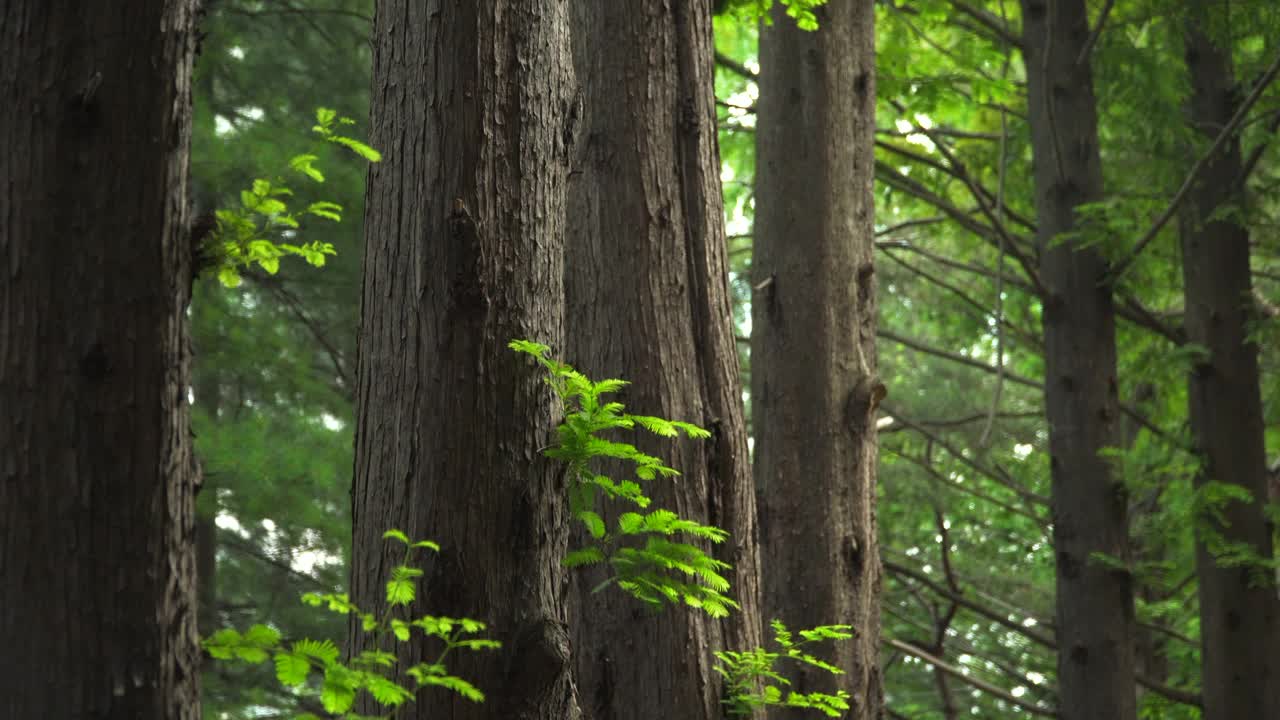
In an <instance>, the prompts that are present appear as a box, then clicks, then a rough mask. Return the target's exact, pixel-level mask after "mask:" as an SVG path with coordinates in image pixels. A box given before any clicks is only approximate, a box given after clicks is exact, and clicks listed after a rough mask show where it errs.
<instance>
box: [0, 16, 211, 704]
mask: <svg viewBox="0 0 1280 720" xmlns="http://www.w3.org/2000/svg"><path fill="white" fill-rule="evenodd" d="M194 22H195V2H193V1H192V0H147V1H145V2H135V3H130V4H127V5H120V4H117V3H54V2H46V1H45V0H13V1H11V2H6V3H4V4H3V5H0V97H3V98H4V100H3V102H0V146H2V147H3V148H4V150H3V152H0V408H3V411H2V412H3V416H4V419H3V421H0V638H3V642H4V647H5V650H4V651H3V652H0V717H4V718H109V719H111V720H126V719H127V720H133V719H134V718H166V719H174V718H178V719H180V718H196V717H199V706H198V697H197V696H198V675H197V674H198V670H199V655H198V650H197V642H196V603H195V563H194V557H193V554H192V542H193V538H192V535H193V532H194V530H193V519H194V518H193V500H194V497H195V483H196V475H195V471H194V465H193V462H192V456H191V446H190V430H189V424H188V411H187V383H188V367H187V361H188V358H187V353H188V346H187V337H186V336H187V318H186V307H187V301H188V299H189V297H190V284H191V278H190V257H189V245H188V231H187V215H188V210H187V197H186V193H187V171H188V155H189V149H190V133H191V96H190V78H191V63H192V55H193V50H194V47H195V35H194V27H193V26H194Z"/></svg>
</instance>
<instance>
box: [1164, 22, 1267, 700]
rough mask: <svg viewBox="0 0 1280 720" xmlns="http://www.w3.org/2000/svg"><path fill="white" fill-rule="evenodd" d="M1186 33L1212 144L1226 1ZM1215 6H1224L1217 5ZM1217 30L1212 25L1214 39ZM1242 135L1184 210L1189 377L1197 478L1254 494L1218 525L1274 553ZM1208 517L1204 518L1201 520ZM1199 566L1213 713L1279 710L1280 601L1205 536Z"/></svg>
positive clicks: (1224, 103)
mask: <svg viewBox="0 0 1280 720" xmlns="http://www.w3.org/2000/svg"><path fill="white" fill-rule="evenodd" d="M1188 5H1189V10H1190V12H1189V14H1188V17H1187V27H1186V34H1185V51H1186V62H1187V70H1188V72H1189V73H1190V76H1191V101H1190V106H1189V108H1190V113H1189V119H1190V122H1191V123H1192V125H1193V126H1194V127H1195V129H1196V130H1197V131H1198V132H1199V133H1200V134H1201V135H1202V137H1203V138H1205V141H1206V143H1210V142H1212V141H1213V140H1214V139H1215V138H1216V137H1217V136H1218V134H1219V133H1220V132H1221V131H1222V128H1223V127H1224V126H1225V125H1226V124H1227V123H1228V122H1229V121H1230V119H1231V117H1232V116H1233V115H1234V114H1235V112H1236V109H1237V107H1238V106H1239V100H1240V95H1239V88H1238V87H1237V86H1236V81H1235V73H1234V70H1233V68H1232V62H1231V52H1230V50H1229V49H1228V48H1226V47H1223V46H1222V45H1220V44H1218V43H1217V42H1216V41H1215V39H1214V37H1211V36H1210V34H1209V32H1210V31H1209V28H1211V27H1212V28H1218V29H1219V30H1220V31H1221V30H1224V29H1225V27H1226V25H1225V22H1226V18H1224V17H1222V16H1221V15H1220V14H1218V12H1220V11H1221V10H1222V9H1223V6H1222V5H1221V3H1214V2H1209V1H1208V0H1191V2H1189V3H1188ZM1215 6H1216V8H1217V10H1216V11H1215V9H1214V8H1215ZM1218 36H1220V34H1219V33H1215V37H1218ZM1242 172H1243V171H1242V163H1241V156H1240V141H1239V138H1238V137H1236V138H1233V139H1231V140H1230V141H1228V142H1227V143H1226V144H1225V145H1224V146H1223V149H1222V151H1221V152H1220V153H1219V154H1218V155H1216V156H1215V157H1213V158H1211V159H1210V161H1209V162H1208V163H1207V164H1206V165H1205V167H1204V170H1203V172H1202V173H1201V175H1200V177H1199V178H1198V179H1197V181H1196V183H1195V185H1194V186H1193V188H1192V190H1191V192H1190V194H1189V195H1188V196H1187V201H1186V203H1185V204H1184V206H1183V212H1182V215H1181V218H1180V220H1181V228H1180V231H1181V238H1182V276H1183V286H1184V295H1185V298H1186V300H1185V306H1186V327H1187V339H1188V340H1189V341H1190V342H1192V343H1194V344H1196V345H1199V346H1201V347H1203V348H1204V349H1205V350H1206V351H1207V353H1206V354H1205V355H1204V356H1203V357H1202V358H1200V359H1198V360H1197V362H1196V364H1195V366H1194V367H1193V368H1192V371H1191V375H1190V378H1189V387H1188V392H1187V395H1188V399H1189V404H1190V413H1191V431H1192V435H1193V437H1194V442H1195V446H1196V449H1197V451H1198V453H1199V454H1200V456H1201V459H1202V461H1203V466H1202V470H1201V473H1200V474H1199V476H1198V477H1197V481H1196V484H1197V486H1198V487H1203V485H1204V483H1207V482H1219V483H1230V484H1232V485H1237V486H1239V487H1242V488H1244V489H1246V490H1248V491H1249V493H1251V494H1252V496H1253V498H1254V501H1253V502H1233V503H1231V504H1230V505H1229V506H1227V507H1226V508H1225V509H1224V511H1223V517H1224V520H1225V522H1223V523H1222V524H1220V525H1219V524H1214V525H1213V526H1212V528H1211V529H1210V530H1209V532H1210V533H1211V534H1212V535H1214V536H1217V538H1219V539H1221V540H1225V541H1227V542H1229V543H1243V544H1245V545H1247V546H1248V547H1250V548H1252V549H1253V550H1254V551H1255V552H1257V553H1258V554H1259V555H1260V556H1261V557H1263V558H1270V557H1271V556H1272V543H1271V532H1272V528H1271V526H1270V525H1269V524H1268V522H1267V520H1266V517H1265V515H1264V514H1263V512H1262V507H1263V503H1265V502H1266V501H1267V498H1268V487H1267V461H1266V447H1265V441H1264V425H1263V419H1262V417H1263V416H1262V395H1261V389H1260V380H1259V374H1258V348H1257V345H1256V344H1255V343H1253V342H1251V341H1250V340H1249V339H1248V333H1249V324H1250V316H1251V312H1252V309H1253V294H1252V288H1251V279H1250V274H1249V231H1248V229H1247V228H1246V227H1245V226H1244V225H1243V223H1242V217H1241V215H1240V213H1242V212H1243V210H1244V208H1243V204H1244V201H1245V197H1244V187H1243V184H1242V180H1243V178H1242ZM1201 520H1207V518H1201ZM1200 540H1201V541H1200V542H1198V543H1197V545H1196V567H1197V574H1198V576H1199V581H1200V582H1199V592H1200V643H1201V649H1202V653H1201V656H1202V665H1201V667H1202V669H1201V672H1202V682H1201V687H1202V688H1203V690H1202V694H1203V697H1204V718H1205V720H1227V719H1228V718H1247V717H1277V716H1278V714H1280V672H1278V671H1277V663H1280V659H1277V655H1276V649H1277V648H1280V602H1278V601H1277V599H1276V594H1275V592H1274V590H1273V589H1272V588H1270V587H1269V586H1268V582H1266V581H1267V580H1269V579H1270V578H1269V577H1267V576H1268V575H1269V574H1268V573H1265V572H1263V571H1261V570H1259V568H1257V567H1253V568H1250V567H1247V566H1246V567H1224V566H1222V565H1219V564H1218V562H1217V560H1216V559H1215V556H1214V552H1213V551H1212V549H1211V548H1210V547H1209V546H1208V545H1207V544H1206V543H1205V542H1204V538H1203V537H1201V538H1200Z"/></svg>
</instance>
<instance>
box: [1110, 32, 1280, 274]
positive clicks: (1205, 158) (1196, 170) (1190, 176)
mask: <svg viewBox="0 0 1280 720" xmlns="http://www.w3.org/2000/svg"><path fill="white" fill-rule="evenodd" d="M1277 73H1280V54H1277V55H1276V58H1275V59H1274V60H1272V61H1271V65H1270V66H1269V67H1268V68H1267V70H1266V72H1264V73H1263V74H1262V77H1261V78H1260V79H1259V80H1258V84H1257V85H1255V86H1254V88H1253V92H1251V93H1249V97H1247V98H1245V99H1244V102H1242V103H1240V107H1238V108H1236V114H1235V115H1233V116H1232V117H1231V120H1230V121H1229V122H1227V124H1226V125H1225V126H1223V128H1222V131H1221V132H1219V133H1218V137H1217V138H1216V139H1215V140H1214V141H1213V144H1212V145H1210V146H1209V150H1208V151H1206V152H1205V153H1204V154H1203V155H1201V156H1200V157H1199V158H1198V159H1197V160H1196V162H1195V165H1192V166H1191V171H1190V172H1188V173H1187V177H1186V179H1185V180H1183V181H1182V186H1181V187H1179V188H1178V192H1176V193H1174V195H1173V199H1172V200H1170V201H1169V207H1167V208H1165V211H1164V212H1163V213H1161V214H1160V216H1159V217H1158V218H1156V221H1155V223H1153V224H1152V225H1151V227H1150V228H1148V229H1147V232H1146V233H1145V234H1143V236H1142V237H1141V238H1139V239H1138V242H1137V243H1136V244H1135V245H1134V246H1133V250H1132V251H1130V252H1129V254H1128V255H1127V256H1125V258H1124V259H1123V260H1121V261H1120V262H1118V263H1116V265H1115V266H1114V267H1113V268H1112V270H1111V277H1110V281H1111V282H1112V283H1113V284H1116V283H1118V282H1119V280H1120V278H1121V277H1122V276H1123V275H1124V273H1125V272H1126V271H1127V270H1128V269H1129V268H1130V267H1132V266H1133V263H1134V262H1135V261H1136V260H1137V259H1138V256H1139V255H1141V254H1142V251H1143V250H1145V249H1146V248H1147V245H1149V244H1150V243H1151V241H1152V240H1154V239H1155V237H1156V235H1158V234H1160V231H1161V230H1162V229H1163V228H1164V226H1165V225H1166V224H1167V223H1168V222H1169V220H1171V219H1172V218H1173V216H1174V214H1176V213H1177V212H1178V208H1179V207H1180V206H1181V205H1182V201H1183V200H1185V199H1186V197H1187V195H1188V194H1190V192H1191V188H1192V187H1194V186H1195V184H1196V181H1197V180H1198V179H1199V178H1200V173H1202V172H1204V169H1205V168H1206V167H1207V166H1208V165H1209V161H1210V160H1212V159H1213V158H1215V157H1216V156H1217V155H1218V152H1219V151H1221V150H1222V148H1223V146H1224V145H1226V144H1227V141H1228V140H1230V139H1231V138H1232V137H1233V136H1234V135H1235V134H1236V130H1237V129H1238V128H1239V127H1240V123H1242V122H1244V118H1245V116H1246V115H1248V114H1249V110H1250V109H1251V108H1252V107H1253V106H1254V104H1255V103H1257V102H1258V100H1259V99H1261V98H1262V93H1263V91H1264V90H1266V89H1267V86H1269V85H1270V84H1271V81H1272V80H1275V78H1276V74H1277Z"/></svg>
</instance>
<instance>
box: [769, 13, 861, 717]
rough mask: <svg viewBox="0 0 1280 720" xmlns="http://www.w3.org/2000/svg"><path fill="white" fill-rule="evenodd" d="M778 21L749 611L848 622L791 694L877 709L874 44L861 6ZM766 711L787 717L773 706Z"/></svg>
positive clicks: (857, 710)
mask: <svg viewBox="0 0 1280 720" xmlns="http://www.w3.org/2000/svg"><path fill="white" fill-rule="evenodd" d="M818 21H819V29H818V30H817V32H807V31H804V30H800V29H799V28H797V27H796V26H795V23H794V22H793V21H792V20H791V19H790V18H787V17H786V16H785V15H783V14H782V12H780V11H778V12H775V16H774V22H773V25H772V26H770V27H767V28H765V29H763V30H762V32H761V36H760V64H761V72H760V100H759V104H758V108H759V115H758V124H757V129H756V138H757V145H756V155H757V171H756V172H757V179H756V187H757V193H756V222H755V250H754V255H753V263H752V266H753V274H754V277H753V285H754V286H755V287H756V288H758V290H757V293H756V298H755V301H754V302H753V304H752V337H751V363H752V393H751V397H752V407H753V413H754V414H753V427H754V429H755V481H756V489H757V492H758V493H759V498H760V500H759V502H760V506H761V518H762V522H761V528H762V533H761V534H762V554H763V563H764V576H765V582H764V598H765V599H764V605H765V611H766V613H767V615H766V617H768V618H778V619H780V620H782V621H783V622H785V623H787V624H788V625H789V626H791V627H793V628H802V627H811V626H814V625H822V624H830V623H847V624H851V625H853V626H854V629H855V633H856V635H855V639H854V640H852V641H849V642H844V643H839V644H838V645H837V646H836V649H835V650H836V651H835V654H834V662H835V664H836V665H839V666H840V667H841V668H843V669H844V670H845V673H846V674H845V675H844V676H840V677H839V678H832V677H831V676H829V675H827V674H826V673H821V672H816V671H805V672H802V673H800V674H799V677H798V678H797V682H796V684H795V686H794V688H793V689H795V690H796V691H798V692H813V691H830V690H831V689H832V688H834V687H840V688H842V689H844V690H846V691H847V692H849V693H850V694H851V695H852V696H853V698H852V703H851V704H852V706H853V710H852V711H851V713H850V714H849V715H848V717H851V718H876V717H879V716H880V714H881V712H882V702H883V700H882V697H881V696H882V687H881V684H882V680H881V677H880V664H879V643H880V606H879V592H880V587H881V571H880V559H879V557H880V556H879V545H878V540H877V530H876V514H875V499H876V458H877V447H878V446H877V437H876V430H875V414H876V408H877V406H878V405H879V402H880V400H881V399H882V398H883V397H884V391H885V388H884V385H883V384H881V383H880V381H879V379H878V378H877V376H876V346H875V325H876V302H875V287H876V283H875V268H874V264H873V248H874V227H873V222H874V220H873V216H874V197H873V195H872V189H871V188H872V177H873V168H874V155H873V144H872V143H873V139H874V138H873V132H874V129H875V81H874V68H875V51H874V37H875V36H874V14H873V7H872V3H870V2H836V3H831V4H830V5H827V6H825V7H822V8H819V9H818ZM777 715H778V716H779V717H784V716H785V717H796V716H797V715H798V714H797V713H794V712H779V713H777Z"/></svg>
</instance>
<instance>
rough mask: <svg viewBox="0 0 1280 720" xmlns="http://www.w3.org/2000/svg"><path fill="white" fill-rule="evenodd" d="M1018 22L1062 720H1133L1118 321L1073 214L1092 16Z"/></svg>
mask: <svg viewBox="0 0 1280 720" xmlns="http://www.w3.org/2000/svg"><path fill="white" fill-rule="evenodd" d="M1022 11H1023V19H1024V25H1023V33H1022V43H1023V60H1024V64H1025V67H1026V73H1027V124H1028V125H1029V127H1030V130H1031V148H1032V153H1033V155H1034V158H1035V159H1034V162H1033V165H1034V169H1035V192H1036V210H1037V221H1038V228H1037V233H1036V236H1037V240H1038V243H1039V247H1038V248H1037V251H1038V254H1039V257H1040V263H1039V276H1038V282H1040V283H1042V284H1043V286H1044V293H1043V297H1042V302H1043V309H1042V311H1041V312H1042V322H1043V325H1044V352H1045V365H1044V378H1045V382H1044V388H1045V395H1044V401H1045V414H1046V418H1047V420H1048V423H1049V453H1050V459H1049V467H1050V471H1051V474H1052V477H1053V485H1052V512H1053V550H1054V555H1055V559H1056V567H1057V584H1056V590H1057V593H1056V597H1057V604H1056V608H1057V612H1056V614H1055V617H1056V627H1057V642H1058V685H1059V688H1060V689H1061V694H1060V700H1059V706H1058V711H1059V713H1060V715H1061V716H1062V717H1063V718H1067V719H1069V720H1070V719H1079V720H1085V718H1096V717H1102V716H1106V717H1113V718H1117V720H1125V719H1126V718H1136V717H1137V707H1136V704H1135V694H1134V625H1133V620H1134V610H1133V586H1132V582H1131V577H1130V574H1129V571H1128V568H1127V567H1124V566H1123V563H1127V561H1128V559H1129V536H1128V532H1129V526H1128V517H1127V512H1128V496H1127V493H1126V492H1125V489H1124V485H1123V483H1122V482H1120V479H1119V478H1118V477H1117V475H1116V474H1115V473H1114V472H1113V469H1112V467H1111V466H1110V464H1109V462H1108V460H1107V459H1106V458H1105V457H1104V456H1103V451H1104V450H1105V449H1106V448H1108V447H1115V446H1117V445H1118V434H1117V432H1116V431H1117V427H1118V425H1117V423H1118V421H1119V412H1120V410H1119V397H1118V396H1119V384H1118V381H1117V376H1116V372H1117V370H1116V344H1115V308H1114V299H1113V297H1112V290H1111V283H1110V278H1109V272H1110V269H1111V268H1110V266H1109V264H1108V262H1107V260H1106V258H1105V257H1104V256H1103V254H1102V252H1101V251H1100V250H1099V249H1098V248H1097V247H1089V246H1088V245H1086V244H1085V243H1083V242H1081V240H1080V238H1081V234H1082V231H1083V230H1084V219H1083V218H1082V217H1081V214H1080V212H1081V211H1080V207H1081V206H1082V205H1086V204H1089V203H1095V202H1097V201H1098V200H1100V199H1101V198H1102V197H1103V177H1102V158H1101V153H1100V150H1099V143H1098V130H1097V125H1098V123H1097V108H1096V99H1095V97H1094V92H1093V78H1092V74H1091V67H1092V60H1091V58H1090V57H1089V53H1090V51H1091V48H1089V47H1088V45H1087V44H1086V43H1087V42H1088V39H1089V37H1090V27H1089V16H1088V14H1087V11H1086V7H1085V3H1084V2H1083V0H1057V1H1055V2H1048V1H1047V0H1024V2H1023V5H1022ZM1001 240H1002V242H1004V240H1003V238H1001ZM1034 277H1035V276H1033V278H1034ZM1099 556H1102V557H1101V558H1100V557H1099ZM1103 558H1110V559H1111V563H1109V562H1106V561H1104V559H1103ZM1114 562H1119V563H1122V565H1121V566H1120V567H1117V566H1116V565H1114V564H1112V563H1114Z"/></svg>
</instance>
